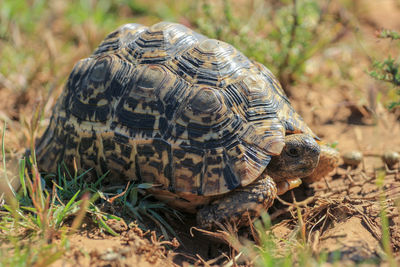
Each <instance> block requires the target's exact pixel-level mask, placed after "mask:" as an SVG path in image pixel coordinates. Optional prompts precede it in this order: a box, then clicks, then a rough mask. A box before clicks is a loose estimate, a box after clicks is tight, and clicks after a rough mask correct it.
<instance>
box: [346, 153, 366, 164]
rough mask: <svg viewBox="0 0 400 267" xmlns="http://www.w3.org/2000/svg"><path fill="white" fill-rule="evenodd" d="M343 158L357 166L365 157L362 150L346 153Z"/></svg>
mask: <svg viewBox="0 0 400 267" xmlns="http://www.w3.org/2000/svg"><path fill="white" fill-rule="evenodd" d="M342 158H343V162H344V164H346V165H350V166H353V167H357V166H358V165H359V164H360V163H361V161H362V159H363V154H362V153H361V152H360V151H350V152H346V153H344V154H343V155H342Z"/></svg>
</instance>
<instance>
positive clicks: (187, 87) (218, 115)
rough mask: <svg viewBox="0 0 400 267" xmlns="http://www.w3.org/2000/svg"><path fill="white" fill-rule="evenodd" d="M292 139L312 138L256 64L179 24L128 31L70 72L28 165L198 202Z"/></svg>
mask: <svg viewBox="0 0 400 267" xmlns="http://www.w3.org/2000/svg"><path fill="white" fill-rule="evenodd" d="M295 132H296V133H297V132H298V133H307V134H310V135H311V136H313V137H315V135H314V134H313V133H312V131H311V130H310V129H309V128H308V127H307V125H306V124H305V123H304V122H303V120H302V118H301V117H300V116H299V114H298V113H296V111H295V110H294V109H293V108H292V106H291V104H290V102H289V100H288V98H287V97H286V95H285V93H284V92H283V90H282V88H281V86H280V84H279V82H278V81H277V80H276V78H275V77H274V76H273V75H272V74H271V72H270V71H269V70H268V69H267V68H266V67H264V66H263V65H261V64H259V63H256V62H253V61H251V60H249V59H248V58H247V57H246V56H244V55H243V54H242V53H241V52H239V51H238V50H237V49H235V48H234V47H232V46H231V45H229V44H227V43H225V42H222V41H218V40H214V39H208V38H207V37H205V36H203V35H201V34H198V33H196V32H194V31H192V30H190V29H189V28H187V27H185V26H183V25H180V24H175V23H168V22H161V23H158V24H155V25H153V26H151V27H145V26H142V25H139V24H127V25H124V26H122V27H120V28H119V29H117V30H116V31H114V32H112V33H111V34H109V35H108V36H107V37H106V38H105V40H104V41H103V42H102V43H101V44H100V46H99V47H98V48H97V49H96V50H95V52H94V53H93V55H91V56H90V57H89V58H86V59H83V60H81V61H79V62H78V63H77V64H76V65H75V67H74V69H73V70H72V73H71V74H70V76H69V79H68V82H67V84H66V87H65V89H64V91H63V93H62V95H61V96H60V98H59V100H58V102H57V104H56V106H55V108H54V111H53V115H52V118H51V122H50V125H49V127H48V129H47V130H46V132H45V134H44V135H43V137H42V138H41V139H40V141H39V143H38V145H37V158H38V164H39V166H40V167H41V168H42V169H43V170H45V171H49V172H51V171H55V170H56V168H57V163H59V162H62V161H64V162H65V163H66V164H67V166H77V168H78V169H87V168H93V169H95V170H96V171H97V173H99V174H100V173H105V172H107V171H110V170H111V171H112V173H113V175H120V176H122V177H124V178H127V179H131V180H137V181H140V182H148V183H153V184H157V185H159V188H160V189H161V190H166V191H169V192H172V193H175V194H180V193H185V194H189V195H193V196H206V197H207V196H216V195H220V194H224V193H226V192H229V191H231V190H233V189H235V188H237V187H239V186H246V185H248V184H250V183H252V182H253V181H255V180H256V179H257V178H258V177H259V176H260V175H261V174H262V173H263V172H264V170H265V169H266V167H267V165H268V163H269V161H270V159H271V156H273V155H279V154H280V152H281V150H282V148H283V146H284V137H285V135H286V134H288V133H295Z"/></svg>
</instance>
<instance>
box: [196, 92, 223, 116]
mask: <svg viewBox="0 0 400 267" xmlns="http://www.w3.org/2000/svg"><path fill="white" fill-rule="evenodd" d="M189 106H190V108H191V109H192V111H193V112H194V113H212V112H215V111H217V110H218V109H219V108H220V107H221V101H220V99H219V98H218V96H217V95H216V94H215V93H214V92H213V90H211V89H200V91H199V92H198V93H197V94H196V95H195V97H194V98H193V99H192V101H191V102H190V104H189Z"/></svg>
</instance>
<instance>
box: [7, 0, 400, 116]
mask: <svg viewBox="0 0 400 267" xmlns="http://www.w3.org/2000/svg"><path fill="white" fill-rule="evenodd" d="M378 2H380V3H383V2H388V1H386V0H384V1H378ZM391 2H394V4H393V5H399V3H398V2H399V1H395V0H394V1H391ZM0 5H1V8H0V56H1V61H0V88H7V89H10V90H13V92H14V93H17V94H16V95H15V97H18V98H19V99H18V101H16V102H17V107H15V105H14V106H13V107H11V106H10V107H9V108H10V109H11V110H10V113H8V114H4V112H2V114H1V113H0V116H1V117H4V118H7V117H9V116H11V119H19V117H20V112H19V111H20V107H19V106H29V105H27V104H28V103H30V102H32V101H33V100H36V101H37V99H38V98H40V99H41V100H47V99H48V98H49V96H50V95H51V93H53V91H54V89H56V90H55V91H56V92H59V91H60V90H61V87H62V84H63V82H64V81H65V79H66V78H67V76H68V73H69V71H70V70H71V68H72V66H73V64H74V63H75V62H76V61H77V60H78V59H80V58H84V57H86V56H88V55H89V54H90V53H91V52H92V51H93V50H94V49H95V47H96V46H97V45H98V44H99V43H100V41H101V40H102V39H103V38H104V37H105V36H106V34H107V33H109V32H111V31H112V30H114V29H115V28H117V27H118V26H120V25H122V24H124V23H130V22H136V23H142V24H145V25H151V24H153V23H156V22H158V21H161V20H168V21H173V22H179V23H182V24H185V25H186V26H189V27H191V28H194V29H196V30H198V31H199V32H201V33H203V34H205V35H207V36H209V37H211V38H216V39H221V40H224V41H226V42H228V43H231V44H232V45H234V46H235V47H237V48H238V49H239V50H241V51H242V52H244V53H245V54H246V55H247V56H248V57H250V58H251V59H253V60H256V61H259V62H261V63H262V64H265V65H266V66H267V67H268V68H270V69H271V71H272V72H273V73H274V74H275V75H276V76H277V77H278V79H279V80H280V81H281V83H282V84H283V87H284V89H285V91H286V92H287V93H288V94H289V95H291V94H292V93H293V90H294V89H293V88H294V85H296V84H298V83H304V82H305V83H314V84H315V83H318V84H319V85H320V87H321V90H327V91H332V90H335V88H339V87H343V86H346V87H348V89H350V90H351V91H353V92H354V95H355V96H356V97H357V98H358V100H356V102H357V101H361V102H363V103H364V104H366V105H367V106H368V105H369V106H371V107H372V108H374V106H376V103H374V104H372V102H376V101H380V102H381V103H383V104H384V105H386V106H388V105H389V104H390V103H392V102H398V101H399V100H398V95H397V94H396V89H395V88H394V87H393V86H391V85H389V84H387V85H378V87H379V88H378V89H376V88H374V89H368V90H365V88H366V87H368V86H367V85H366V84H364V83H365V79H366V75H365V72H368V71H370V70H371V69H373V66H372V63H373V62H374V61H379V60H383V59H384V57H382V55H381V54H382V53H381V52H382V50H384V51H385V52H387V54H388V56H390V55H392V59H394V60H395V62H398V59H397V58H396V57H398V54H399V53H398V51H399V50H398V49H399V45H398V42H397V44H395V43H394V42H390V41H388V42H384V41H380V43H379V45H378V47H379V49H376V47H377V45H376V41H372V42H371V40H372V39H376V37H375V36H374V35H373V31H372V30H371V29H373V28H374V26H375V28H377V27H380V25H369V28H367V29H366V28H365V27H364V28H362V27H360V26H362V24H363V23H366V24H373V23H375V24H376V22H375V21H372V22H371V21H367V20H366V19H365V12H370V11H371V9H374V8H375V6H377V7H380V6H379V5H377V1H370V0H357V1H350V0H339V1H330V0H318V1H317V0H282V1H271V0H250V1H244V0H243V1H242V0H240V1H232V0H215V1H212V0H199V1H187V0H166V1H157V0H111V1H108V0H72V1H63V0H27V1H25V0H2V2H1V4H0ZM371 6H372V7H371ZM387 20H390V18H388V19H387ZM382 21H384V18H382ZM378 24H379V23H378ZM382 25H384V26H385V23H383V24H382ZM393 25H394V26H396V24H393V23H391V24H390V23H389V24H388V25H387V26H388V27H390V26H393ZM397 26H398V24H397ZM366 39H369V40H370V43H368V42H365V40H366ZM374 42H375V43H374ZM395 46H397V47H396V48H395ZM394 49H397V50H394ZM355 67H356V68H355ZM375 67H378V66H377V65H375ZM375 76H376V75H375ZM367 82H369V83H371V80H367ZM344 84H346V85H344ZM374 87H376V85H374ZM371 94H372V95H373V96H371ZM1 95H3V94H1ZM1 95H0V96H1ZM33 95H34V97H33ZM371 97H372V98H373V99H371ZM355 99H356V98H355ZM6 100H7V99H6ZM6 102H7V101H5V100H4V99H3V100H2V101H0V104H2V105H3V106H4V107H8V106H7V103H6ZM8 102H10V101H8ZM52 103H53V102H51V101H50V103H49V104H48V105H47V111H48V110H49V108H50V107H51V105H52ZM8 119H10V118H8Z"/></svg>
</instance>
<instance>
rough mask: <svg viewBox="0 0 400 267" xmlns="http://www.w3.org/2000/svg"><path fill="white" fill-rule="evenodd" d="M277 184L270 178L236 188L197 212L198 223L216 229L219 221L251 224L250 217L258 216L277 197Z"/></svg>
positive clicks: (203, 226) (222, 222) (206, 227)
mask: <svg viewBox="0 0 400 267" xmlns="http://www.w3.org/2000/svg"><path fill="white" fill-rule="evenodd" d="M276 192H277V189H276V185H275V182H274V181H273V180H272V179H271V178H270V177H266V178H264V179H261V180H258V181H256V182H254V183H253V184H250V185H248V186H245V187H241V188H238V189H235V190H234V191H232V192H230V193H228V194H227V195H225V196H223V197H222V198H219V199H217V200H215V201H213V202H211V203H210V204H209V205H207V206H205V207H203V208H202V209H200V210H199V211H198V212H197V224H198V225H199V226H200V227H202V228H204V229H215V228H217V227H218V225H217V224H218V223H221V224H224V223H227V222H229V223H234V224H237V225H245V224H249V223H250V222H249V221H248V218H249V217H250V218H251V219H253V218H255V217H258V216H259V215H260V213H261V211H262V210H267V209H268V208H269V207H270V206H271V205H272V203H273V202H274V199H275V197H276Z"/></svg>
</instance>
